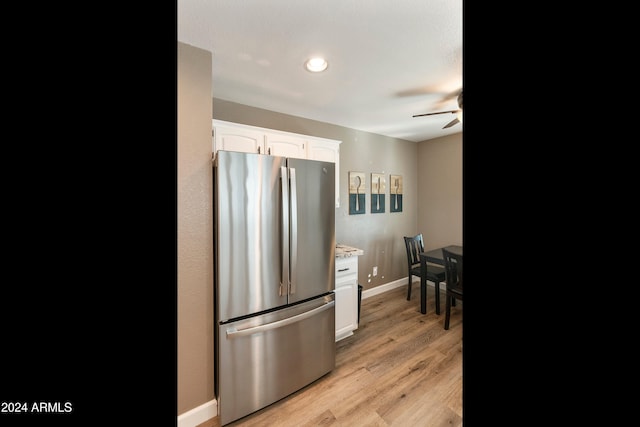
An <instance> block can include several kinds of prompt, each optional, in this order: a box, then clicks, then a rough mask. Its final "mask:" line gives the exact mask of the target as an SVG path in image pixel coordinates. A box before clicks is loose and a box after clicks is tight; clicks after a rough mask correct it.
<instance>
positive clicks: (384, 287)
mask: <svg viewBox="0 0 640 427" xmlns="http://www.w3.org/2000/svg"><path fill="white" fill-rule="evenodd" d="M407 281H408V278H407V277H403V278H402V279H398V280H394V281H393V282H389V283H385V284H384V285H380V286H376V287H375V288H372V289H367V290H366V291H362V299H366V298H369V297H372V296H374V295H378V294H381V293H383V292H388V291H391V290H393V289H395V288H399V287H401V286H407ZM416 281H417V282H420V279H418V278H417V277H416V278H414V279H413V283H415V282H416ZM427 286H434V287H435V283H433V282H431V281H429V280H427ZM442 289H446V284H445V283H444V282H440V290H442Z"/></svg>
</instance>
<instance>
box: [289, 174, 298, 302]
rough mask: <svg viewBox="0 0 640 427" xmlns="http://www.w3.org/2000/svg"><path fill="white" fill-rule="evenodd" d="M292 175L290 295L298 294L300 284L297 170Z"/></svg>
mask: <svg viewBox="0 0 640 427" xmlns="http://www.w3.org/2000/svg"><path fill="white" fill-rule="evenodd" d="M289 174H290V175H291V282H290V288H289V294H295V293H296V286H297V282H298V269H297V263H298V197H297V196H296V193H297V184H296V168H290V169H289Z"/></svg>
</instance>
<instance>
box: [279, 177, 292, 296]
mask: <svg viewBox="0 0 640 427" xmlns="http://www.w3.org/2000/svg"><path fill="white" fill-rule="evenodd" d="M280 182H281V185H282V206H281V211H282V236H281V237H282V245H281V247H282V253H281V254H280V255H281V258H282V271H281V273H280V289H279V290H278V293H279V295H280V296H282V295H284V294H285V293H288V292H289V286H290V283H289V174H288V173H287V167H286V166H280Z"/></svg>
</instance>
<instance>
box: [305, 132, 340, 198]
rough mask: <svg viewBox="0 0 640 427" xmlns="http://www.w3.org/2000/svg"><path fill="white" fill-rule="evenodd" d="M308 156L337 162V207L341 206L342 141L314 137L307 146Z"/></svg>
mask: <svg viewBox="0 0 640 427" xmlns="http://www.w3.org/2000/svg"><path fill="white" fill-rule="evenodd" d="M307 157H308V158H309V159H311V160H321V161H323V162H332V163H335V164H336V208H339V207H340V141H331V140H319V139H312V140H310V141H309V145H308V147H307Z"/></svg>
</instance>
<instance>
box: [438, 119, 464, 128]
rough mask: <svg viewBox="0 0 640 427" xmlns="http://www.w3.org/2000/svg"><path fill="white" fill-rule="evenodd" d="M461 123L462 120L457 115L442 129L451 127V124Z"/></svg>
mask: <svg viewBox="0 0 640 427" xmlns="http://www.w3.org/2000/svg"><path fill="white" fill-rule="evenodd" d="M458 123H460V120H458V118H457V117H456V118H455V119H453V120H451V121H450V122H449V123H447V124H446V125H444V127H443V128H442V129H446V128H450V127H451V126H453V125H455V124H458Z"/></svg>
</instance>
